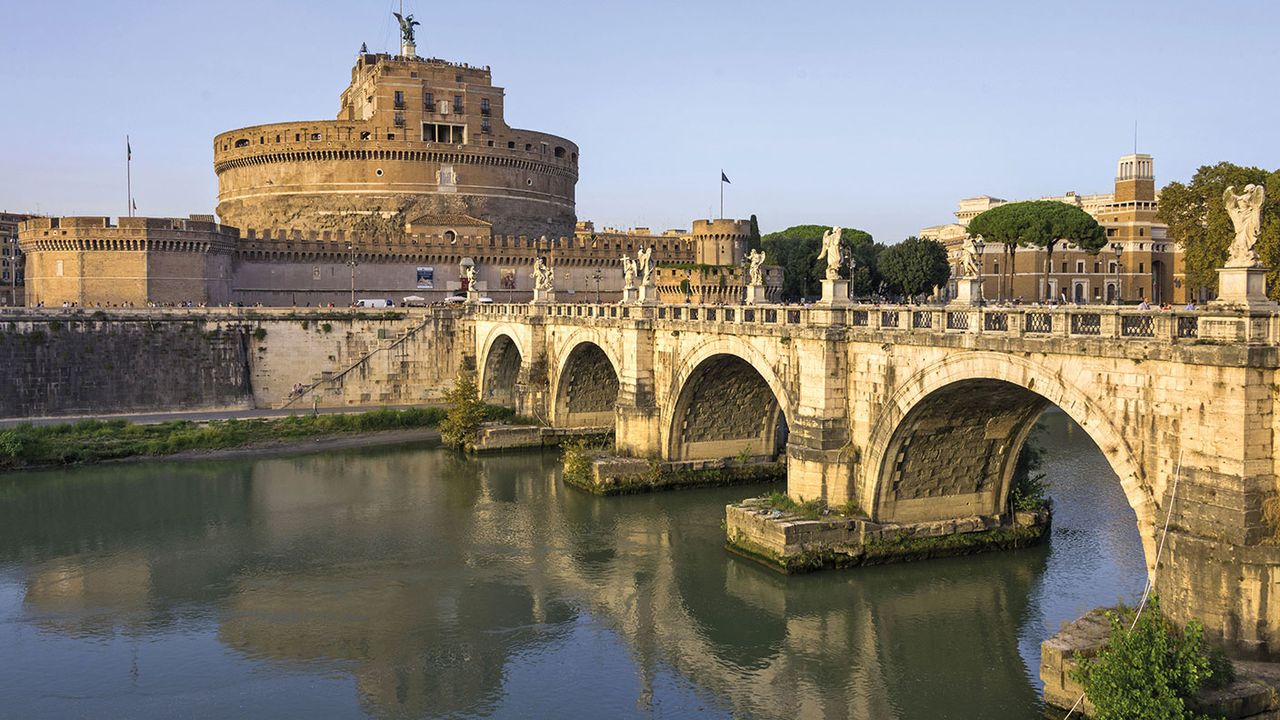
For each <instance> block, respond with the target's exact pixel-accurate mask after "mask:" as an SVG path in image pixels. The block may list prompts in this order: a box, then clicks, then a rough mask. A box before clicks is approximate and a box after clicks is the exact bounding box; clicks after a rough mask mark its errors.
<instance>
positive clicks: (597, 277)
mask: <svg viewBox="0 0 1280 720" xmlns="http://www.w3.org/2000/svg"><path fill="white" fill-rule="evenodd" d="M600 278H601V275H600V268H596V271H595V272H593V273H591V279H592V280H595V281H596V304H597V305H599V304H600Z"/></svg>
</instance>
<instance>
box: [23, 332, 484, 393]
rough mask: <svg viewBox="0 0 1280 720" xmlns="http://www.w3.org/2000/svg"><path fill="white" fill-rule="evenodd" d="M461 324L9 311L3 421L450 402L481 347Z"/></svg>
mask: <svg viewBox="0 0 1280 720" xmlns="http://www.w3.org/2000/svg"><path fill="white" fill-rule="evenodd" d="M458 317H459V313H458V311H457V310H455V309H452V308H405V309H396V310H372V309H367V310H354V311H353V310H347V309H342V310H334V309H326V308H191V309H176V308H174V309H169V308H163V309H160V308H148V309H126V308H112V309H110V310H90V309H70V310H38V309H15V310H9V311H5V312H2V313H0V363H2V364H3V367H5V369H6V373H7V375H8V381H7V382H6V383H3V384H0V417H4V418H26V417H52V416H82V415H101V414H114V413H132V412H138V413H143V412H168V411H190V410H221V409H246V408H254V407H260V408H267V407H273V408H279V407H298V408H300V409H303V408H306V409H309V408H311V407H346V406H371V405H413V404H423V403H434V402H439V401H440V400H441V399H442V398H443V395H444V392H445V390H446V389H447V388H448V386H449V385H450V384H451V383H452V381H453V377H454V376H455V374H456V373H457V371H458V368H459V367H460V365H461V363H462V362H464V360H463V356H462V353H461V352H460V350H461V349H462V348H466V347H469V345H468V344H467V342H466V340H467V339H468V338H466V337H463V336H464V335H466V333H467V332H468V331H467V329H466V328H465V327H464V324H461V323H458V322H457V319H458ZM299 389H300V391H299Z"/></svg>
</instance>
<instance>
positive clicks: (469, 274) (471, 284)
mask: <svg viewBox="0 0 1280 720" xmlns="http://www.w3.org/2000/svg"><path fill="white" fill-rule="evenodd" d="M462 275H463V277H465V278H466V279H467V289H468V290H475V289H476V266H475V265H468V266H467V267H466V269H465V270H463V271H462Z"/></svg>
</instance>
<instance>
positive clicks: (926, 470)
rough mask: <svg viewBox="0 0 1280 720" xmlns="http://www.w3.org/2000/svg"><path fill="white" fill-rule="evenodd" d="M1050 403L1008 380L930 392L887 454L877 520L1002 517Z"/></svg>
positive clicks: (963, 384) (973, 382) (962, 383)
mask: <svg viewBox="0 0 1280 720" xmlns="http://www.w3.org/2000/svg"><path fill="white" fill-rule="evenodd" d="M1048 404H1049V403H1048V401H1047V400H1045V399H1044V398H1043V397H1041V396H1040V395H1037V394H1036V393H1034V392H1031V391H1030V390H1026V389H1024V388H1022V387H1019V386H1017V385H1014V384H1012V383H1008V382H1004V381H1002V380H963V381H960V382H957V383H953V384H951V385H947V386H945V387H943V388H941V389H939V390H935V391H934V392H932V393H930V394H929V395H927V396H925V397H924V399H922V400H921V401H920V402H919V403H917V404H916V406H915V407H913V408H912V409H911V411H910V412H908V413H907V415H906V417H904V418H903V419H902V422H900V423H899V424H898V427H897V429H896V430H895V431H894V433H893V436H892V439H891V440H890V442H889V447H888V450H887V451H886V452H885V454H884V461H883V467H882V468H881V477H880V496H879V498H878V508H877V513H876V514H877V517H878V518H880V519H882V520H884V521H886V522H926V521H931V520H948V519H951V518H958V517H967V516H971V515H995V514H999V513H1002V512H1004V510H1005V508H1006V505H1007V503H1008V496H1009V483H1010V480H1011V479H1012V476H1013V471H1014V465H1015V464H1016V462H1017V458H1018V452H1019V451H1020V450H1021V449H1022V445H1023V442H1024V441H1025V440H1026V437H1027V433H1029V432H1030V431H1031V428H1032V426H1033V425H1035V422H1036V420H1037V419H1038V418H1039V417H1040V414H1041V413H1042V412H1043V411H1044V409H1045V408H1046V407H1047V406H1048Z"/></svg>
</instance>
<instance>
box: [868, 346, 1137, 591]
mask: <svg viewBox="0 0 1280 720" xmlns="http://www.w3.org/2000/svg"><path fill="white" fill-rule="evenodd" d="M1050 406H1056V407H1058V408H1059V409H1061V410H1062V411H1063V412H1064V413H1065V414H1066V415H1067V416H1068V417H1070V418H1071V419H1072V420H1073V421H1074V422H1075V423H1076V424H1077V425H1078V426H1079V427H1080V428H1081V429H1082V430H1083V431H1084V432H1085V434H1087V435H1088V436H1089V438H1090V439H1091V440H1092V441H1093V442H1094V444H1095V445H1097V447H1098V449H1099V450H1100V451H1101V452H1102V454H1103V456H1104V457H1105V458H1106V460H1107V462H1108V464H1109V465H1110V466H1111V468H1112V470H1114V471H1115V473H1116V475H1117V476H1118V477H1119V478H1120V485H1121V487H1122V489H1123V490H1124V494H1125V498H1126V499H1127V500H1128V503H1129V506H1130V507H1131V508H1132V509H1133V511H1134V514H1135V515H1136V518H1137V525H1138V532H1139V535H1140V536H1141V538H1142V546H1143V552H1144V554H1145V556H1146V563H1147V568H1148V572H1150V571H1151V570H1152V565H1153V562H1154V560H1155V549H1156V528H1157V522H1156V503H1155V499H1154V496H1153V493H1152V491H1151V488H1150V484H1149V482H1148V479H1147V477H1146V474H1145V473H1144V472H1143V470H1142V466H1141V464H1140V463H1139V462H1138V461H1137V459H1136V456H1135V453H1134V452H1133V450H1132V448H1131V447H1130V445H1129V443H1128V442H1127V440H1126V439H1125V437H1124V435H1123V433H1122V432H1121V431H1120V429H1119V428H1118V427H1116V425H1115V424H1114V423H1113V422H1112V421H1111V419H1110V417H1109V416H1108V415H1107V414H1106V413H1105V412H1103V411H1102V409H1101V408H1099V407H1098V406H1097V404H1096V403H1094V402H1093V401H1092V400H1091V399H1090V398H1088V397H1087V396H1086V395H1085V394H1084V393H1083V392H1082V391H1081V390H1080V389H1079V388H1076V387H1073V386H1071V385H1070V384H1068V383H1066V382H1064V381H1063V379H1062V378H1061V376H1060V374H1059V373H1057V372H1055V371H1053V370H1051V369H1049V368H1045V367H1043V366H1040V365H1037V364H1036V363H1033V362H1031V361H1028V360H1026V359H1023V358H1010V357H1009V356H1007V355H998V356H997V355H996V354H994V353H981V352H979V353H969V354H966V355H965V356H963V357H959V358H955V359H949V360H944V361H942V362H940V363H935V364H933V365H930V366H928V367H926V368H924V369H922V370H920V371H918V372H917V373H915V374H914V375H913V376H912V377H911V378H909V379H908V380H907V381H906V382H904V383H903V384H902V385H901V386H899V388H898V390H897V391H896V392H895V393H894V394H893V396H892V397H891V398H890V399H889V401H888V403H886V409H885V411H884V412H883V413H882V414H881V416H880V417H879V418H878V420H877V421H876V422H875V424H874V425H873V428H872V432H871V437H870V442H869V443H868V450H869V453H868V457H867V458H866V463H865V464H864V465H863V468H864V469H863V472H864V473H865V474H866V476H865V482H864V483H863V485H862V487H863V490H862V495H861V501H862V502H863V507H866V508H869V509H870V511H871V515H872V517H873V518H875V519H876V520H878V521H882V522H919V521H927V520H945V519H951V518H956V517H964V516H968V515H976V514H996V513H1000V512H1003V511H1004V509H1005V508H1006V506H1007V502H1008V495H1009V490H1010V484H1011V481H1012V478H1013V472H1014V468H1015V465H1016V462H1017V458H1018V454H1019V452H1020V451H1021V449H1022V446H1023V444H1024V443H1025V441H1026V438H1027V436H1028V434H1029V433H1030V432H1031V429H1032V428H1033V427H1034V425H1035V423H1036V421H1037V420H1038V419H1039V418H1040V415H1041V414H1042V413H1043V411H1044V410H1045V409H1047V408H1049V407H1050Z"/></svg>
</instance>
